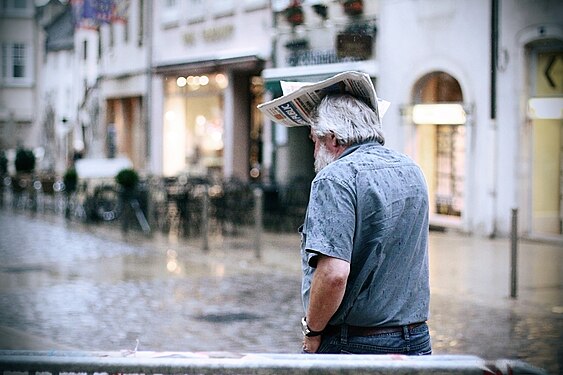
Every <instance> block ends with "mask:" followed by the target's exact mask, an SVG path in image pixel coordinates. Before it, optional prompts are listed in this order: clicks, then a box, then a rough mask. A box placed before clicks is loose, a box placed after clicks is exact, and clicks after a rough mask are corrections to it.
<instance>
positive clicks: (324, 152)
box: [315, 143, 336, 173]
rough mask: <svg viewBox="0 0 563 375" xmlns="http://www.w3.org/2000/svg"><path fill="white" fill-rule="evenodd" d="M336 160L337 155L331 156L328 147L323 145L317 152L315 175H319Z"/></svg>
mask: <svg viewBox="0 0 563 375" xmlns="http://www.w3.org/2000/svg"><path fill="white" fill-rule="evenodd" d="M335 160H336V155H333V154H331V153H330V152H329V151H328V149H327V148H326V146H325V145H324V144H322V143H321V145H320V146H319V149H318V150H317V157H316V158H315V173H319V171H320V170H321V169H323V168H324V167H326V166H327V165H329V164H330V163H332V162H333V161H335Z"/></svg>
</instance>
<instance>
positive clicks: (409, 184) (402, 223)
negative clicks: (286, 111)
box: [300, 94, 432, 355]
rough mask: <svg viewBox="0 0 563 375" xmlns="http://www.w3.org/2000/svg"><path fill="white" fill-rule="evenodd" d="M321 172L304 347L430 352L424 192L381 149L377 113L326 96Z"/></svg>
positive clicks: (309, 233) (307, 240) (307, 231)
mask: <svg viewBox="0 0 563 375" xmlns="http://www.w3.org/2000/svg"><path fill="white" fill-rule="evenodd" d="M312 118H313V121H312V124H311V132H310V138H311V139H312V141H313V142H314V143H315V149H314V150H315V151H314V156H315V170H316V172H317V175H316V177H315V179H314V180H313V182H312V186H311V195H310V201H309V206H308V208H307V214H306V217H305V222H304V225H303V226H302V227H301V228H300V232H301V236H302V245H301V254H302V262H303V283H302V298H303V305H304V309H305V314H306V315H305V317H304V318H303V319H302V330H303V335H304V339H303V351H304V352H306V353H365V354H390V353H396V354H406V355H424V354H431V352H432V349H431V343H430V334H429V331H428V326H427V324H426V320H427V318H428V312H429V295H430V292H429V281H428V277H429V276H428V192H427V187H426V183H425V179H424V176H423V174H422V172H421V170H420V168H419V167H418V166H417V165H416V164H415V163H414V162H413V161H412V160H411V159H409V158H408V157H407V156H405V155H403V154H401V153H398V152H396V151H393V150H391V149H389V148H386V147H384V146H383V144H384V142H385V140H384V137H383V133H382V131H381V119H380V117H379V114H378V112H377V110H374V108H371V107H370V106H368V105H367V104H366V103H364V101H362V100H360V99H358V98H355V97H354V96H351V95H349V94H329V95H327V96H326V97H325V98H324V99H323V100H322V102H321V103H320V104H319V105H318V107H317V108H316V112H315V113H314V114H313V116H312Z"/></svg>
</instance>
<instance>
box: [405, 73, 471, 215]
mask: <svg viewBox="0 0 563 375" xmlns="http://www.w3.org/2000/svg"><path fill="white" fill-rule="evenodd" d="M412 97H413V103H414V106H413V112H412V115H413V122H414V124H415V129H416V130H415V134H416V152H415V153H416V154H415V155H414V157H415V159H416V160H417V162H418V163H419V164H420V166H421V168H422V170H423V172H424V174H425V176H426V179H427V182H428V190H429V196H430V218H431V220H432V221H434V222H436V221H440V222H446V223H450V224H461V218H462V216H463V214H464V211H465V207H464V202H465V189H464V186H465V171H466V149H465V144H466V134H465V133H466V132H465V121H466V117H465V111H464V107H463V105H462V103H463V95H462V91H461V87H460V85H459V83H458V81H457V80H456V79H455V78H454V77H452V76H451V75H449V74H448V73H446V72H441V71H436V72H432V73H429V74H426V75H425V76H423V77H422V78H420V79H419V80H418V81H417V82H416V84H415V86H414V90H413V93H412Z"/></svg>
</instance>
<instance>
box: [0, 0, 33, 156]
mask: <svg viewBox="0 0 563 375" xmlns="http://www.w3.org/2000/svg"><path fill="white" fill-rule="evenodd" d="M34 14H35V7H34V4H33V1H32V0H6V1H2V2H1V5H0V149H4V150H7V149H14V148H15V147H17V146H23V147H27V148H31V147H35V146H36V145H37V138H38V134H37V133H38V128H37V127H36V126H34V125H35V124H36V120H37V117H36V112H35V108H36V105H37V97H36V94H37V91H36V82H37V81H36V80H37V72H36V67H37V66H38V64H37V61H36V59H37V58H38V57H37V54H36V53H35V51H36V50H37V43H38V32H37V29H36V23H35V19H34Z"/></svg>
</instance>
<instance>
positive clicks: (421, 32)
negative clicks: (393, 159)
mask: <svg viewBox="0 0 563 375" xmlns="http://www.w3.org/2000/svg"><path fill="white" fill-rule="evenodd" d="M561 14H563V3H561V2H559V1H550V0H541V1H472V0H465V1H455V0H437V1H430V0H427V1H414V0H413V1H393V0H387V1H381V2H380V13H379V20H380V23H379V25H380V28H379V30H380V34H379V37H378V46H377V53H378V56H379V61H380V67H381V69H380V75H379V77H380V79H379V82H378V87H377V88H378V93H379V94H380V95H382V96H383V97H385V98H386V99H387V100H390V101H391V102H392V107H391V109H390V110H389V112H388V113H387V115H386V118H385V120H384V129H385V130H386V133H387V139H388V144H389V145H390V146H391V147H394V148H397V149H400V150H404V151H406V152H407V153H409V154H410V155H411V156H412V157H413V158H414V159H415V160H416V161H417V162H419V163H420V164H421V165H422V167H423V169H424V171H425V174H426V177H427V180H428V183H429V188H430V195H431V201H432V215H431V222H432V223H433V224H435V225H440V226H446V227H455V228H460V229H462V230H464V231H467V232H471V233H476V234H480V235H492V236H495V235H502V236H506V235H508V233H510V230H511V210H512V209H513V208H514V209H518V213H519V223H520V225H519V229H520V232H521V233H522V234H524V235H528V236H534V237H551V238H555V239H557V238H559V239H561V234H562V228H561V226H562V218H563V205H562V204H561V196H562V193H563V191H562V186H563V179H562V177H561V176H563V163H562V162H561V160H563V159H562V157H563V123H562V113H561V108H562V104H561V100H562V97H563V74H562V68H563V49H562V46H563V24H562V21H561V17H560V16H561ZM491 56H498V58H496V59H492V58H491ZM536 97H539V98H546V97H549V98H551V99H552V100H553V101H552V102H549V104H547V107H548V109H551V110H552V112H555V113H551V114H547V115H543V114H541V113H540V112H539V111H540V109H539V108H536V110H537V112H535V114H534V113H532V112H531V111H530V110H531V109H532V107H533V106H534V102H533V101H531V99H532V98H536ZM545 103H547V102H545V101H543V102H542V101H540V105H542V104H543V105H545ZM421 104H422V105H423V106H420V105H421ZM429 104H448V105H449V106H441V107H436V106H428V105H429ZM448 111H453V112H448ZM542 117H544V118H542ZM540 118H541V119H540Z"/></svg>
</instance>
